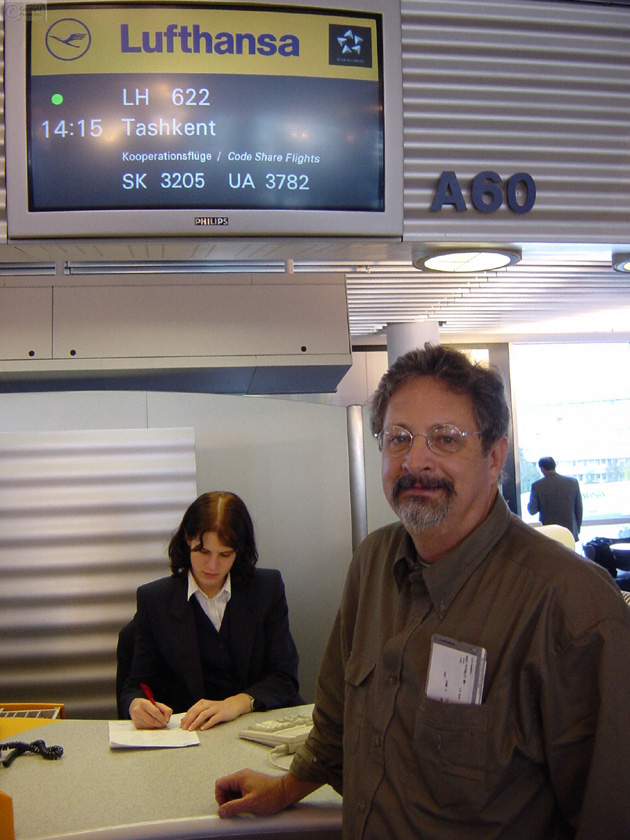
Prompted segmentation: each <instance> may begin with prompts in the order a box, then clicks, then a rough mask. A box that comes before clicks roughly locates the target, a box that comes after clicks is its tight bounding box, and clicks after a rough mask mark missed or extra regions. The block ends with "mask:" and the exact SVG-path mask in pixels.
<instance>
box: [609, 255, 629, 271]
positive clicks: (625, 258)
mask: <svg viewBox="0 0 630 840" xmlns="http://www.w3.org/2000/svg"><path fill="white" fill-rule="evenodd" d="M612 267H613V268H614V269H615V271H626V272H627V271H630V254H628V253H625V254H613V255H612Z"/></svg>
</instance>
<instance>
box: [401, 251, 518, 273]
mask: <svg viewBox="0 0 630 840" xmlns="http://www.w3.org/2000/svg"><path fill="white" fill-rule="evenodd" d="M521 257H522V253H521V251H520V250H519V249H516V248H510V249H504V248H466V249H464V248H461V249H456V250H453V249H450V250H445V249H438V248H433V249H431V250H426V251H414V252H413V253H412V256H411V259H412V262H413V264H414V266H415V267H416V268H419V269H420V270H423V269H427V270H428V271H446V272H449V273H452V274H466V273H469V274H478V273H480V272H483V271H496V270H497V269H499V268H506V266H508V265H514V264H515V263H517V262H518V261H519V260H520V259H521Z"/></svg>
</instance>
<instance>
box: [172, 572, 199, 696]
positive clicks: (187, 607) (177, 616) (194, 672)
mask: <svg viewBox="0 0 630 840" xmlns="http://www.w3.org/2000/svg"><path fill="white" fill-rule="evenodd" d="M177 583H178V584H179V585H177V586H176V587H175V589H174V591H173V597H172V599H171V603H170V604H169V607H168V615H169V621H170V624H171V631H170V632H171V633H172V638H173V642H174V647H175V648H176V649H177V651H178V654H179V657H180V665H181V670H182V675H183V677H184V680H185V682H186V686H187V687H188V690H189V691H190V693H191V694H192V696H193V697H198V698H201V697H203V696H204V693H205V685H204V681H203V672H202V670H201V656H200V653H199V642H198V639H197V627H196V625H195V615H194V613H193V605H192V604H191V603H189V602H188V599H187V594H188V578H187V577H186V576H183V577H182V578H181V579H178V580H177Z"/></svg>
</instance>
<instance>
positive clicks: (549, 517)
mask: <svg viewBox="0 0 630 840" xmlns="http://www.w3.org/2000/svg"><path fill="white" fill-rule="evenodd" d="M538 466H539V467H540V471H541V473H542V474H543V478H540V479H539V480H538V481H535V482H534V483H533V484H532V489H531V493H530V496H529V502H528V504H527V510H528V511H529V512H530V513H532V514H534V513H540V521H541V522H542V524H543V525H563V526H564V527H565V528H568V529H569V531H571V533H572V534H573V538H574V539H575V540H576V541H577V539H578V537H579V533H580V528H581V527H582V494H581V493H580V485H579V483H578V480H577V478H570V477H569V476H567V475H560V474H559V473H557V472H556V462H555V461H554V459H553V458H541V459H540V461H539V462H538Z"/></svg>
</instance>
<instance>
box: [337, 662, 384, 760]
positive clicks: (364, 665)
mask: <svg viewBox="0 0 630 840" xmlns="http://www.w3.org/2000/svg"><path fill="white" fill-rule="evenodd" d="M375 667H376V663H375V662H374V661H373V660H371V659H366V658H365V657H363V656H357V655H356V654H351V655H350V657H349V659H348V662H347V663H346V671H345V681H346V699H345V709H344V727H343V750H344V753H345V754H347V755H352V754H354V753H355V752H356V749H357V743H358V741H359V735H360V732H361V725H362V722H363V713H364V710H365V703H366V700H367V695H368V691H369V686H370V683H371V680H370V676H371V675H372V673H373V671H374V668H375Z"/></svg>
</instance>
